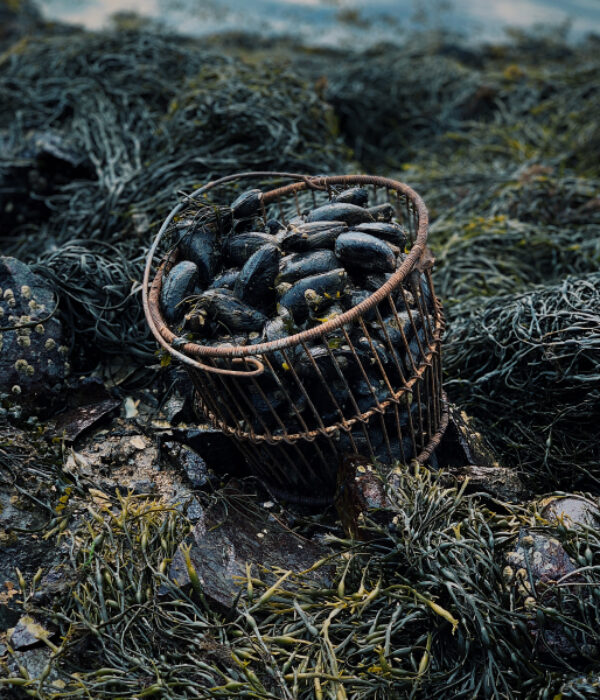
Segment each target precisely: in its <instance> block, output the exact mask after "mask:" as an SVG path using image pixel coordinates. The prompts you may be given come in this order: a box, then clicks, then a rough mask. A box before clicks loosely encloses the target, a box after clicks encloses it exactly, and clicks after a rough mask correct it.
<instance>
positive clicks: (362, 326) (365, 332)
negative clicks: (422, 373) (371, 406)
mask: <svg viewBox="0 0 600 700" xmlns="http://www.w3.org/2000/svg"><path fill="white" fill-rule="evenodd" d="M358 324H359V326H360V329H361V331H362V332H363V335H364V336H365V338H366V339H367V342H368V343H369V347H370V348H371V352H372V353H373V358H374V360H375V362H376V364H377V366H378V367H379V371H380V372H381V378H382V379H383V381H384V382H385V386H386V388H387V390H388V392H389V393H390V396H391V397H393V396H394V389H393V387H392V385H391V383H390V380H389V377H388V375H387V372H386V371H385V368H384V366H383V364H382V362H381V358H380V357H379V353H378V352H377V350H376V348H375V345H374V344H373V339H372V338H371V334H370V333H369V331H368V330H367V326H366V325H365V321H364V318H363V317H362V316H360V317H359V319H358ZM377 404H379V401H377Z"/></svg>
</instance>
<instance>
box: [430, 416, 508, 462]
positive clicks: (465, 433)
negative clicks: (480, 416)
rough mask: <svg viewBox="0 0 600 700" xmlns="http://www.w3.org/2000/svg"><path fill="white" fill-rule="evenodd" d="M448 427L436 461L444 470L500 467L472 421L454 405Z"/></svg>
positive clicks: (437, 449)
mask: <svg viewBox="0 0 600 700" xmlns="http://www.w3.org/2000/svg"><path fill="white" fill-rule="evenodd" d="M448 413H449V417H448V427H447V428H446V432H445V433H444V436H443V437H442V440H441V442H440V444H439V446H438V447H437V448H436V450H435V453H434V454H435V456H436V461H437V463H438V466H439V467H440V468H442V469H456V468H460V467H464V466H467V465H469V464H477V465H479V466H482V467H499V466H500V465H499V464H498V462H497V461H496V458H495V456H494V454H493V452H492V451H491V449H490V448H489V446H488V445H487V443H486V442H485V439H484V438H483V436H482V435H481V433H479V432H477V430H476V429H475V428H474V427H473V426H472V422H471V419H470V418H469V416H468V415H467V414H466V413H465V412H464V411H461V410H460V408H458V407H457V406H455V405H454V404H449V406H448Z"/></svg>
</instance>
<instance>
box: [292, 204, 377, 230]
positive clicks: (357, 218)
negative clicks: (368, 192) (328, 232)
mask: <svg viewBox="0 0 600 700" xmlns="http://www.w3.org/2000/svg"><path fill="white" fill-rule="evenodd" d="M306 221H307V222H312V221H343V222H344V223H346V224H348V226H355V225H356V224H365V223H367V221H375V218H374V217H373V215H372V214H370V213H369V211H368V210H367V209H363V208H362V207H358V206H356V204H346V203H344V202H333V203H331V204H325V205H324V206H322V207H318V208H317V209H313V210H312V211H311V212H310V213H309V214H308V216H307V217H306Z"/></svg>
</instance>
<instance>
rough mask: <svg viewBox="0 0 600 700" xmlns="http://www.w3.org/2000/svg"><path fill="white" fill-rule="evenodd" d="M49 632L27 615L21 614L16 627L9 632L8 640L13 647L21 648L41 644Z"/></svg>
mask: <svg viewBox="0 0 600 700" xmlns="http://www.w3.org/2000/svg"><path fill="white" fill-rule="evenodd" d="M50 636H51V633H50V632H49V631H48V630H47V629H46V628H45V627H43V626H42V625H40V624H39V623H38V622H36V621H35V620H34V619H33V618H32V617H30V616H29V615H23V617H22V618H21V619H20V620H19V622H18V623H17V625H16V627H14V629H13V630H12V631H11V632H9V641H10V645H11V647H12V648H13V649H16V650H19V651H20V650H23V649H28V648H30V647H33V646H36V645H37V644H43V640H44V639H48V638H49V637H50Z"/></svg>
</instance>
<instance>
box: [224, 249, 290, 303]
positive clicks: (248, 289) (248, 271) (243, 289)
mask: <svg viewBox="0 0 600 700" xmlns="http://www.w3.org/2000/svg"><path fill="white" fill-rule="evenodd" d="M280 258H281V251H280V250H279V248H278V247H277V246H274V245H271V244H269V243H267V244H266V245H264V246H262V247H261V248H259V249H258V250H257V251H256V253H254V254H253V255H251V256H250V257H249V258H248V260H247V261H246V263H245V265H244V267H243V268H242V271H241V272H240V274H239V277H238V278H237V280H236V283H235V287H234V292H235V295H236V296H237V297H238V298H239V299H241V300H242V301H244V302H246V303H247V304H249V305H250V306H254V307H256V308H257V309H263V310H268V309H269V307H271V306H272V305H273V303H274V300H275V289H274V285H275V278H276V277H277V275H278V273H279V260H280Z"/></svg>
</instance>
